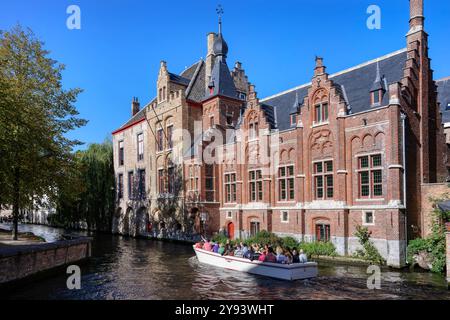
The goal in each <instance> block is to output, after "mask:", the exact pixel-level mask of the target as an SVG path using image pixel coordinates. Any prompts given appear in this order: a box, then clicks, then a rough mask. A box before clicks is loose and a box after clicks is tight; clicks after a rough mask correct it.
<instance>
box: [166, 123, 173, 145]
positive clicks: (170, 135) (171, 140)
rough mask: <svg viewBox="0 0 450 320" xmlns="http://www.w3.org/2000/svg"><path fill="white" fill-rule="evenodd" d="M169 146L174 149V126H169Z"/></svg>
mask: <svg viewBox="0 0 450 320" xmlns="http://www.w3.org/2000/svg"><path fill="white" fill-rule="evenodd" d="M167 148H168V149H173V126H172V125H171V126H168V127H167Z"/></svg>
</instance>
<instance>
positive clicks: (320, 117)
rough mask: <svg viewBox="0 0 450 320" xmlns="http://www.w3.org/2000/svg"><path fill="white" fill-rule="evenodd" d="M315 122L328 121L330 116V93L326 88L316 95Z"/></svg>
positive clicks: (314, 102)
mask: <svg viewBox="0 0 450 320" xmlns="http://www.w3.org/2000/svg"><path fill="white" fill-rule="evenodd" d="M313 105H314V118H313V119H314V123H315V124H320V123H326V122H328V118H329V104H328V93H327V92H326V91H325V90H323V89H322V90H320V91H318V92H317V93H316V94H315V95H314V99H313Z"/></svg>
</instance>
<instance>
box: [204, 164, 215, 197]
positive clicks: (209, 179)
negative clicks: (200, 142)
mask: <svg viewBox="0 0 450 320" xmlns="http://www.w3.org/2000/svg"><path fill="white" fill-rule="evenodd" d="M205 194H206V201H209V202H212V201H214V166H213V165H210V164H209V165H206V166H205Z"/></svg>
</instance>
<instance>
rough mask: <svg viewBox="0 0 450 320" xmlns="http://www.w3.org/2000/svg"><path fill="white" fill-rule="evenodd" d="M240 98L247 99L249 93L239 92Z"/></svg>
mask: <svg viewBox="0 0 450 320" xmlns="http://www.w3.org/2000/svg"><path fill="white" fill-rule="evenodd" d="M238 98H239V99H241V100H246V99H247V95H246V94H245V93H244V92H238Z"/></svg>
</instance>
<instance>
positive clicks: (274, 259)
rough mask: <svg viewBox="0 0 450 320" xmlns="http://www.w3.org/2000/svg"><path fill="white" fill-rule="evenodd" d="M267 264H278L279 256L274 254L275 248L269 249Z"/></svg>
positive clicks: (266, 258)
mask: <svg viewBox="0 0 450 320" xmlns="http://www.w3.org/2000/svg"><path fill="white" fill-rule="evenodd" d="M264 261H265V262H272V263H276V262H277V256H276V255H275V253H273V248H272V247H269V249H268V253H267V255H266V257H265V260H264Z"/></svg>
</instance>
